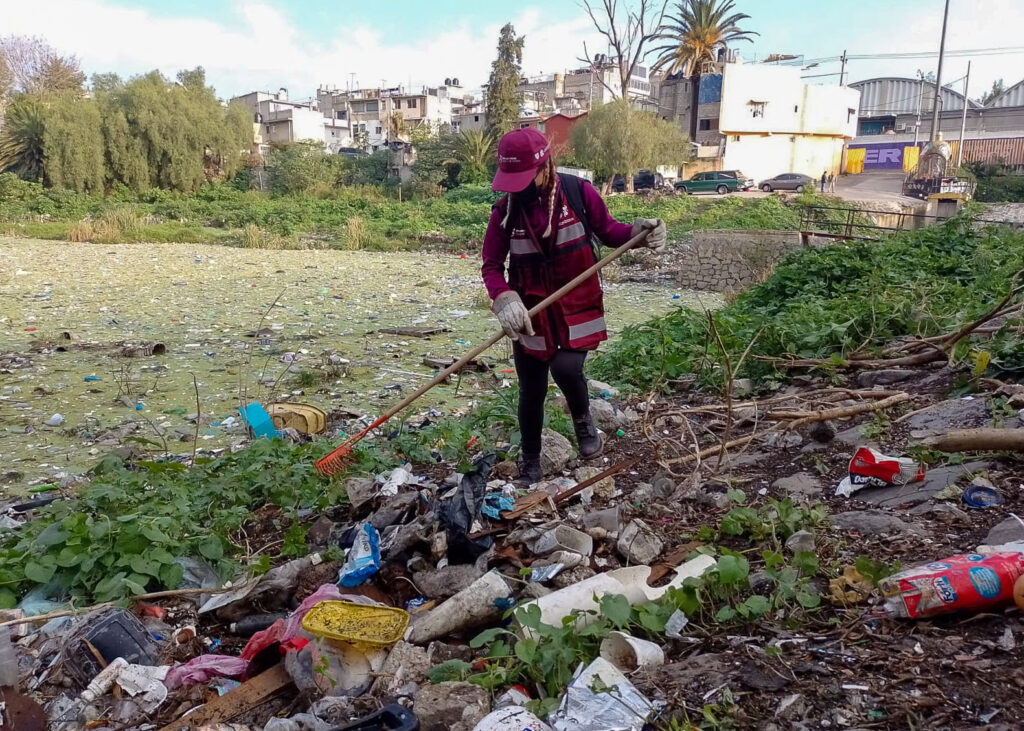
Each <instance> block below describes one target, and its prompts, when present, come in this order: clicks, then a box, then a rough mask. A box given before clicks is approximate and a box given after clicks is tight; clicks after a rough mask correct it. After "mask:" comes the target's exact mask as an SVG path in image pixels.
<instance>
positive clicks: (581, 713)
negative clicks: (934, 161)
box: [548, 657, 663, 731]
mask: <svg viewBox="0 0 1024 731" xmlns="http://www.w3.org/2000/svg"><path fill="white" fill-rule="evenodd" d="M661 705H663V704H661ZM658 707H659V704H655V703H652V702H651V701H649V700H648V699H647V698H646V697H645V696H644V694H643V693H641V692H640V691H638V690H637V689H636V687H635V686H634V685H633V684H632V683H630V682H629V680H627V679H626V676H625V675H623V674H622V673H621V672H620V671H619V670H618V669H617V668H616V667H615V666H614V665H612V664H611V663H610V662H608V661H607V660H605V659H603V658H600V657H599V658H597V659H596V660H594V661H593V662H592V663H590V665H588V666H587V667H586V669H585V670H583V671H582V672H581V673H579V674H578V675H577V676H576V679H575V680H573V681H572V683H570V684H569V688H568V689H567V690H566V691H565V697H563V698H562V703H561V705H560V706H559V708H558V710H557V711H556V712H555V713H553V714H551V716H549V717H548V723H549V724H551V726H552V727H553V728H554V729H555V731H640V730H641V729H642V728H643V727H644V724H645V723H646V722H647V719H648V718H650V716H651V715H652V714H653V713H654V712H655V711H657V710H658Z"/></svg>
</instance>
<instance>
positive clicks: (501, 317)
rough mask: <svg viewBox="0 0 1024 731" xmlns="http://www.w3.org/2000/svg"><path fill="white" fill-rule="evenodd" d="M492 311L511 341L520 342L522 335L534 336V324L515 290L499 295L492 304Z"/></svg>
mask: <svg viewBox="0 0 1024 731" xmlns="http://www.w3.org/2000/svg"><path fill="white" fill-rule="evenodd" d="M491 311H492V312H493V313H494V314H495V315H497V317H498V322H500V323H501V329H502V330H504V331H505V334H506V335H508V337H509V339H510V340H518V339H519V336H520V334H525V335H533V323H531V322H530V314H529V312H528V311H527V309H526V305H524V304H523V300H522V299H521V298H520V297H519V295H518V294H517V293H516V292H514V291H513V290H511V289H510V290H507V291H505V292H502V293H501V294H499V295H498V296H497V297H496V298H495V299H494V302H493V303H492V304H491Z"/></svg>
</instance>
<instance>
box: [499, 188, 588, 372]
mask: <svg viewBox="0 0 1024 731" xmlns="http://www.w3.org/2000/svg"><path fill="white" fill-rule="evenodd" d="M560 182H561V181H560ZM572 182H575V181H572ZM558 198H559V200H558V202H557V204H556V209H555V220H554V225H553V227H552V235H551V237H550V239H548V240H546V241H542V240H541V239H540V238H539V237H540V234H541V233H543V231H541V232H536V231H532V230H531V229H530V228H529V223H528V221H527V216H526V214H525V213H524V212H523V211H522V210H519V211H513V220H512V222H511V226H512V227H511V230H510V231H509V266H508V284H509V286H510V287H512V289H514V290H515V291H516V292H518V293H519V296H520V297H522V298H523V304H525V305H526V307H527V309H529V308H531V307H533V306H534V305H536V304H537V303H538V302H540V301H541V300H543V299H544V298H545V297H547V296H548V295H550V294H552V293H553V292H555V291H556V290H557V289H558V288H559V287H561V286H562V285H564V284H566V283H568V282H569V281H571V280H572V279H573V278H574V277H576V276H577V275H578V274H580V273H581V272H583V271H584V270H586V269H587V268H588V267H590V266H592V265H593V264H594V263H595V262H596V258H595V249H594V246H593V245H592V244H591V241H590V238H589V237H588V235H587V227H586V226H585V225H584V224H583V221H581V220H580V218H579V216H577V215H576V212H575V211H574V210H573V209H572V206H570V205H569V203H568V201H567V200H566V196H565V193H564V191H563V189H562V185H560V186H559V190H558ZM507 205H508V199H507V198H502V199H501V200H500V201H498V203H497V208H498V209H499V211H500V212H501V214H502V216H504V214H505V209H506V206H507ZM533 331H534V335H532V336H530V335H520V337H519V342H520V344H521V345H522V347H523V349H524V350H525V351H526V352H527V353H528V354H529V355H532V356H534V357H536V358H540V359H542V360H550V359H551V358H552V357H553V356H554V354H555V351H556V350H557V349H558V348H568V349H573V350H593V349H595V348H596V347H597V346H598V344H599V343H601V341H603V340H607V339H608V332H607V328H606V326H605V321H604V302H603V297H602V292H601V282H600V279H599V278H598V276H597V275H596V274H595V275H594V276H592V277H590V278H589V279H587V280H586V281H585V282H583V284H581V285H579V286H578V287H577V288H576V289H574V290H573V291H571V292H569V293H568V294H567V295H565V296H564V297H563V298H562V299H561V300H559V301H558V302H556V303H554V304H553V305H551V307H549V308H548V309H547V310H546V311H545V312H542V313H540V315H538V316H537V317H535V318H533Z"/></svg>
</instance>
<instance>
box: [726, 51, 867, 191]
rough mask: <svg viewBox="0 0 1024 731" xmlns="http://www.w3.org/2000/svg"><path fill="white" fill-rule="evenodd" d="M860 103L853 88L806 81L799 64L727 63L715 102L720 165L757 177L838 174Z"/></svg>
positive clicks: (855, 128)
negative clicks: (721, 143) (721, 148)
mask: <svg viewBox="0 0 1024 731" xmlns="http://www.w3.org/2000/svg"><path fill="white" fill-rule="evenodd" d="M859 101H860V92H859V91H858V90H857V89H852V88H850V87H846V86H825V85H807V84H804V83H803V81H801V79H800V70H799V68H797V67H788V66H778V65H771V66H769V65H764V64H757V65H755V64H742V63H729V64H726V65H725V67H724V73H723V76H722V91H721V99H720V101H719V102H718V103H719V105H720V107H719V109H720V112H719V118H718V121H719V130H718V131H719V132H720V133H721V135H722V137H723V138H724V144H725V151H724V156H723V161H722V167H723V168H724V169H726V170H741V171H743V172H744V173H745V174H746V175H748V176H750V177H752V178H754V179H755V180H758V181H759V180H762V179H764V178H770V177H772V176H775V175H779V174H781V173H803V174H805V175H810V176H811V177H815V178H817V177H820V176H821V174H822V172H831V173H834V174H838V173H839V172H840V170H841V168H842V160H843V150H844V146H845V143H846V141H847V140H850V139H851V138H852V137H853V136H854V134H855V133H856V131H857V109H858V105H859Z"/></svg>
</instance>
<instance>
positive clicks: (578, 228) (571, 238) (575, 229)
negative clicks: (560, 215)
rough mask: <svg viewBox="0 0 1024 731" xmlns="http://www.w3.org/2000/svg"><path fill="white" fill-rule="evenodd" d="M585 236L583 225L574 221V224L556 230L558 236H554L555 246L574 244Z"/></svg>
mask: <svg viewBox="0 0 1024 731" xmlns="http://www.w3.org/2000/svg"><path fill="white" fill-rule="evenodd" d="M586 235H587V230H586V229H585V228H584V227H583V223H582V222H580V221H576V223H574V224H572V225H570V226H566V227H565V228H560V229H558V234H557V235H556V236H555V246H566V245H568V244H574V243H576V242H577V241H579V240H580V239H582V238H583V237H584V236H586Z"/></svg>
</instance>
